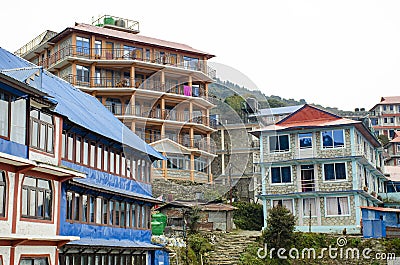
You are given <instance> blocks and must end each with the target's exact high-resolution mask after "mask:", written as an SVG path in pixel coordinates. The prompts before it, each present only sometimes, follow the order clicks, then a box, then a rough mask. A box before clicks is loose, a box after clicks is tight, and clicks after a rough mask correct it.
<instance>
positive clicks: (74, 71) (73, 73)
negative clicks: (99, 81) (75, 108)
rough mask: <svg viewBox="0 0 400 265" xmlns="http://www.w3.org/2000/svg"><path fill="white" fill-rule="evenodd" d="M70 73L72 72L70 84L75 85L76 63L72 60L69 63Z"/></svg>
mask: <svg viewBox="0 0 400 265" xmlns="http://www.w3.org/2000/svg"><path fill="white" fill-rule="evenodd" d="M71 73H72V80H71V81H72V82H71V84H72V85H75V84H76V82H75V81H76V63H75V62H72V63H71Z"/></svg>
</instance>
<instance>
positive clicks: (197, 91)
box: [62, 74, 208, 100]
mask: <svg viewBox="0 0 400 265" xmlns="http://www.w3.org/2000/svg"><path fill="white" fill-rule="evenodd" d="M62 78H63V79H64V80H65V81H67V82H69V83H71V84H73V85H76V86H82V87H90V88H121V87H127V88H138V89H145V90H152V91H158V92H166V93H171V94H176V95H184V96H191V97H201V98H204V99H206V100H208V98H207V97H206V93H205V89H204V88H203V87H195V86H193V87H189V88H186V89H185V86H184V85H177V84H176V83H171V82H166V83H165V84H163V83H161V81H158V80H153V79H146V80H143V79H141V78H135V79H134V80H131V79H130V78H128V77H127V78H109V77H83V76H78V75H73V74H68V75H66V76H64V77H62Z"/></svg>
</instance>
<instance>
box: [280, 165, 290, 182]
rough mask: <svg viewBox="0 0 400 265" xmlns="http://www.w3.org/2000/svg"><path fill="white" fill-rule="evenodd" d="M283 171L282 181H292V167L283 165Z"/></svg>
mask: <svg viewBox="0 0 400 265" xmlns="http://www.w3.org/2000/svg"><path fill="white" fill-rule="evenodd" d="M281 172H282V182H284V183H288V182H291V177H290V167H281Z"/></svg>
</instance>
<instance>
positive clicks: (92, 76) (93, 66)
mask: <svg viewBox="0 0 400 265" xmlns="http://www.w3.org/2000/svg"><path fill="white" fill-rule="evenodd" d="M95 77H96V63H92V64H91V65H90V73H89V78H90V79H89V80H90V87H94V79H95Z"/></svg>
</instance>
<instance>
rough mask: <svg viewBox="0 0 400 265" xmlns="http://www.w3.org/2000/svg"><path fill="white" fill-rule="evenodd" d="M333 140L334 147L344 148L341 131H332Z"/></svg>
mask: <svg viewBox="0 0 400 265" xmlns="http://www.w3.org/2000/svg"><path fill="white" fill-rule="evenodd" d="M333 139H334V141H335V143H334V147H342V146H344V135H343V130H334V131H333Z"/></svg>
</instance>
